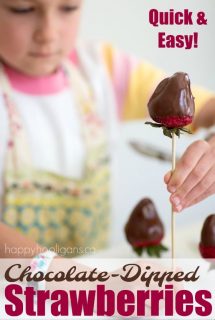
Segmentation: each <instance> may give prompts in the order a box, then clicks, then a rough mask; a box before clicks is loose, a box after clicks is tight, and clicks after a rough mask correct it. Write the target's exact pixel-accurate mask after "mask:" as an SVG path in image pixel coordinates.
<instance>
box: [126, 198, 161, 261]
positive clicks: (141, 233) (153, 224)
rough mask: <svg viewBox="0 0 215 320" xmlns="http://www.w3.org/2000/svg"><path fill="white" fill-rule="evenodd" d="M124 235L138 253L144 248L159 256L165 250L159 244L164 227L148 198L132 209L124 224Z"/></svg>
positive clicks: (151, 254) (150, 253)
mask: <svg viewBox="0 0 215 320" xmlns="http://www.w3.org/2000/svg"><path fill="white" fill-rule="evenodd" d="M125 235H126V238H127V240H128V242H129V243H130V244H131V245H132V247H133V249H134V251H135V252H136V253H137V254H138V255H141V254H142V252H143V251H144V250H146V251H147V253H148V254H149V255H150V256H156V257H160V254H161V251H166V250H167V248H166V247H164V246H163V245H162V244H161V240H162V239H163V237H164V227H163V224H162V222H161V220H160V218H159V216H158V213H157V211H156V208H155V206H154V204H153V202H152V201H151V200H150V199H147V198H145V199H142V200H141V201H140V202H139V203H138V204H137V205H136V207H135V208H134V209H133V211H132V213H131V215H130V217H129V220H128V222H127V223H126V225H125Z"/></svg>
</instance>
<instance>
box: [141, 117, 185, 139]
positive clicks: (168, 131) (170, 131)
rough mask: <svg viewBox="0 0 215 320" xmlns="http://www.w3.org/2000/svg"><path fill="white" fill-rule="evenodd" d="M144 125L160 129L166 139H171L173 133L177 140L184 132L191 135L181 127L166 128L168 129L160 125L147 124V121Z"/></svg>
mask: <svg viewBox="0 0 215 320" xmlns="http://www.w3.org/2000/svg"><path fill="white" fill-rule="evenodd" d="M145 124H149V125H150V126H152V127H153V128H162V129H163V134H164V135H165V136H166V137H169V138H171V139H172V137H173V133H175V134H176V135H177V136H178V137H179V138H180V135H181V133H184V132H186V133H189V134H191V132H190V131H189V130H188V129H186V128H183V127H181V128H168V127H165V126H163V125H162V124H160V123H155V122H149V121H147V122H145Z"/></svg>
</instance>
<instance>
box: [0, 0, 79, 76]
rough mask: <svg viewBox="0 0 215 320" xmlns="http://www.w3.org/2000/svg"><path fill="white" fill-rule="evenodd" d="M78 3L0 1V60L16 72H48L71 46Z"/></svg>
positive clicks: (60, 0)
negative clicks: (16, 70)
mask: <svg viewBox="0 0 215 320" xmlns="http://www.w3.org/2000/svg"><path fill="white" fill-rule="evenodd" d="M81 2H82V0H0V59H1V60H3V61H4V62H6V63H7V64H9V65H11V66H12V67H14V68H16V69H18V70H19V71H21V72H23V73H25V74H29V75H33V76H42V75H46V74H49V73H52V72H54V71H55V70H56V68H57V67H58V66H59V65H60V63H61V61H62V59H63V58H64V57H66V56H67V55H68V54H69V53H70V52H71V51H72V48H73V47H74V45H75V41H76V36H77V31H78V26H79V20H80V11H81V10H80V9H81Z"/></svg>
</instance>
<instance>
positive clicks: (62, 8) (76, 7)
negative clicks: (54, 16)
mask: <svg viewBox="0 0 215 320" xmlns="http://www.w3.org/2000/svg"><path fill="white" fill-rule="evenodd" d="M60 9H61V11H63V12H72V11H76V10H78V9H79V6H62V7H61V8H60Z"/></svg>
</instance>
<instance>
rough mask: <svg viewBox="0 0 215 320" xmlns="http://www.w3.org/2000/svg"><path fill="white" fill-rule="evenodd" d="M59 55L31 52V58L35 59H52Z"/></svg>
mask: <svg viewBox="0 0 215 320" xmlns="http://www.w3.org/2000/svg"><path fill="white" fill-rule="evenodd" d="M57 55H58V53H57V52H31V53H30V56H31V57H34V58H52V57H56V56H57Z"/></svg>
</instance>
